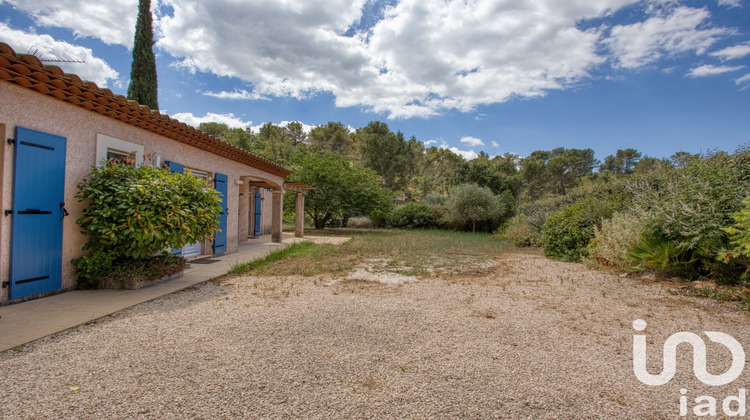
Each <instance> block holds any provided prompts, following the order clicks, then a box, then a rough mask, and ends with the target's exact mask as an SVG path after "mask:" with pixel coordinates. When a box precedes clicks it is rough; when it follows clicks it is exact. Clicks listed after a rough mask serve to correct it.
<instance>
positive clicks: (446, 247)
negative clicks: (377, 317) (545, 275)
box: [235, 229, 510, 278]
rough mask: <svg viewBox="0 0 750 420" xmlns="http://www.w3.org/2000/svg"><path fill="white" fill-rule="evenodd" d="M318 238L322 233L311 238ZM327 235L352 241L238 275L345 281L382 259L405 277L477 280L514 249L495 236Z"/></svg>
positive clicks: (336, 232)
mask: <svg viewBox="0 0 750 420" xmlns="http://www.w3.org/2000/svg"><path fill="white" fill-rule="evenodd" d="M315 233H321V232H315V231H313V232H311V233H309V234H310V235H314V234H315ZM322 234H324V235H334V236H335V235H340V236H351V237H352V239H351V240H350V241H348V242H346V243H345V244H343V245H325V244H321V245H309V246H307V247H306V248H305V249H303V250H300V252H295V253H293V254H292V255H289V256H288V258H283V259H278V260H274V261H270V262H269V263H267V264H262V265H256V266H253V267H250V268H249V270H237V271H236V272H235V274H240V273H246V274H251V275H258V276H267V275H273V276H307V277H310V276H329V277H331V278H340V277H344V276H346V275H347V274H348V273H349V272H350V271H351V270H352V269H353V268H354V267H356V266H358V265H362V264H365V265H366V264H367V263H369V262H371V261H372V260H377V261H378V263H377V264H374V266H377V267H375V269H376V270H379V271H390V272H393V273H398V274H401V275H405V276H414V277H427V276H431V275H439V276H443V277H473V276H477V275H485V274H487V272H488V270H490V269H491V267H492V266H493V264H494V263H493V261H492V260H493V258H494V257H496V256H498V255H500V254H502V253H503V252H505V251H507V250H508V249H509V248H510V247H509V246H508V245H507V244H506V243H505V242H504V241H502V240H499V239H498V238H496V237H493V236H489V235H482V234H471V233H463V232H446V231H431V230H424V231H398V230H383V229H380V230H366V229H356V230H355V229H326V230H324V231H322Z"/></svg>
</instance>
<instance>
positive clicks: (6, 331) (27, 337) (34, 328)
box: [0, 233, 349, 351]
mask: <svg viewBox="0 0 750 420" xmlns="http://www.w3.org/2000/svg"><path fill="white" fill-rule="evenodd" d="M348 239H349V238H329V237H305V238H295V237H294V236H293V235H292V234H286V233H285V234H284V236H283V243H280V244H278V243H272V242H271V236H270V235H267V236H263V237H260V238H256V239H249V240H248V241H247V242H245V243H242V244H240V248H239V252H237V253H234V254H229V255H224V256H221V257H212V258H211V259H217V260H219V261H217V262H214V263H211V264H196V263H193V264H190V266H189V268H188V269H186V270H185V274H184V275H183V276H182V277H180V278H176V279H173V280H169V281H166V282H163V283H159V284H155V285H153V286H149V287H144V288H142V289H138V290H73V291H70V292H64V293H60V294H58V295H54V296H49V297H45V298H41V299H35V300H30V301H27V302H22V303H16V304H12V305H6V306H0V351H3V350H7V349H11V348H14V347H16V346H20V345H22V344H24V343H28V342H29V341H33V340H36V339H38V338H42V337H45V336H47V335H50V334H53V333H56V332H59V331H63V330H66V329H68V328H72V327H75V326H77V325H81V324H84V323H86V322H89V321H91V320H94V319H97V318H100V317H103V316H105V315H109V314H112V313H114V312H117V311H119V310H122V309H125V308H129V307H131V306H134V305H137V304H139V303H143V302H146V301H149V300H151V299H155V298H158V297H160V296H164V295H167V294H170V293H174V292H176V291H178V290H182V289H184V288H186V287H190V286H193V285H195V284H197V283H201V282H204V281H207V280H210V279H212V278H214V277H218V276H221V275H222V274H226V272H227V271H229V269H231V268H232V266H233V265H235V264H237V263H244V262H247V261H251V260H255V259H258V258H262V257H265V256H266V255H268V254H269V253H270V252H271V251H274V250H277V249H281V248H285V247H287V246H289V245H290V244H292V243H294V242H302V241H312V242H319V243H334V244H339V243H343V242H345V241H346V240H348Z"/></svg>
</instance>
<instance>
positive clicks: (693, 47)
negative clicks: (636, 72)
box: [604, 6, 731, 69]
mask: <svg viewBox="0 0 750 420" xmlns="http://www.w3.org/2000/svg"><path fill="white" fill-rule="evenodd" d="M654 13H656V16H653V17H650V18H649V19H647V20H645V21H643V22H637V23H633V24H630V25H616V26H614V27H613V28H612V31H611V34H610V37H609V38H608V39H606V40H604V44H605V45H606V46H607V47H608V48H609V49H610V51H611V52H612V53H613V54H614V58H615V61H616V65H617V66H619V67H624V68H628V69H636V68H639V67H642V66H645V65H647V64H650V63H653V62H655V61H657V60H659V59H660V58H662V57H664V56H673V55H677V54H680V53H686V52H694V53H695V54H698V55H701V54H703V53H705V51H706V50H707V49H708V48H709V47H711V46H712V45H713V44H714V43H715V42H716V41H718V40H719V39H720V38H721V37H723V36H725V35H727V34H729V33H731V30H729V29H726V28H706V29H700V28H703V26H704V25H705V23H706V21H707V20H708V18H709V17H710V13H709V12H708V10H706V9H695V8H690V7H685V6H679V7H676V8H674V9H673V10H671V11H667V12H665V11H663V10H661V9H656V11H655V12H654Z"/></svg>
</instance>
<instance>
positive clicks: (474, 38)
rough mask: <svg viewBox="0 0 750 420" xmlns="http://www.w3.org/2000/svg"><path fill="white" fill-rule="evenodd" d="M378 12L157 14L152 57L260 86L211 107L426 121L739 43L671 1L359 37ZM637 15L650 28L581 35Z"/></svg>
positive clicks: (193, 4) (82, 0)
mask: <svg viewBox="0 0 750 420" xmlns="http://www.w3.org/2000/svg"><path fill="white" fill-rule="evenodd" d="M2 1H3V0H0V2H2ZM5 1H7V2H9V3H10V4H12V5H14V6H15V7H16V8H18V9H20V10H23V11H25V12H27V13H29V14H31V15H32V17H33V19H34V20H35V21H36V22H37V23H38V24H39V25H46V26H57V27H63V28H69V29H71V30H72V31H74V33H75V34H77V35H78V36H91V37H97V38H99V39H101V40H102V41H104V42H106V43H110V44H122V45H127V46H130V45H131V43H132V38H133V27H134V24H135V17H136V11H137V0H108V1H99V0H35V1H28V0H5ZM372 1H373V0H286V1H277V2H269V1H267V0H243V1H237V0H212V1H203V0H155V1H154V3H153V4H154V10H155V16H156V21H155V22H154V26H155V29H156V33H157V38H158V41H157V44H156V45H157V47H158V48H160V49H162V50H163V51H165V52H167V53H169V55H171V56H172V57H174V58H175V60H176V61H175V63H173V64H174V65H176V66H177V67H182V68H185V69H187V70H189V71H191V72H206V73H212V74H215V75H218V76H226V77H233V78H238V79H239V80H241V81H243V82H246V83H249V84H251V85H252V86H253V87H252V89H247V90H235V91H221V92H212V91H207V92H204V94H205V95H208V96H212V97H217V98H224V99H237V100H240V99H245V100H256V99H265V98H271V97H294V98H308V97H310V96H312V95H315V94H316V93H319V92H328V93H331V94H332V95H333V96H334V97H335V103H336V105H337V106H339V107H359V108H363V109H365V110H369V111H373V112H376V113H383V114H386V115H387V116H388V118H412V117H423V118H426V117H429V116H433V115H437V114H440V113H443V112H445V111H448V110H458V111H461V112H468V111H471V110H473V109H475V108H476V107H477V106H480V105H484V104H493V103H500V102H505V101H508V100H510V99H512V98H523V97H539V96H543V95H545V94H546V93H547V92H549V91H551V90H561V89H566V88H568V87H570V86H573V85H575V84H577V83H579V82H580V81H581V80H585V79H586V78H587V77H589V75H590V73H591V71H592V70H593V69H594V68H596V67H598V66H601V65H602V64H603V63H605V62H606V61H607V60H608V59H609V58H611V57H609V56H608V52H609V53H611V54H613V55H614V58H612V62H613V63H614V65H615V66H619V67H625V68H638V67H641V66H644V65H647V64H649V63H653V62H654V61H656V60H658V59H660V58H662V57H665V56H671V55H675V54H679V53H684V52H694V53H696V54H703V53H704V52H705V51H706V50H707V49H709V48H710V47H711V46H712V45H713V44H714V43H715V42H716V40H718V39H719V38H721V37H722V36H724V35H726V34H728V33H730V32H731V31H730V30H729V29H726V28H713V27H711V26H710V22H709V18H710V14H709V12H708V11H707V10H706V9H696V8H690V7H684V6H678V5H676V4H677V3H675V2H672V1H669V0H659V2H657V0H653V1H647V2H645V3H644V2H643V1H640V0H598V1H567V2H560V1H557V0H535V1H518V0H515V1H504V2H480V1H459V0H450V1H448V0H400V1H398V2H394V5H393V6H388V7H387V8H386V10H385V13H384V17H383V19H382V20H380V21H378V22H376V23H375V24H374V25H372V26H371V27H369V28H368V29H367V30H366V32H357V33H354V35H353V36H350V35H351V28H353V27H357V25H358V24H359V22H360V21H361V20H362V18H363V16H362V13H363V6H364V5H365V4H368V3H369V4H372ZM722 1H723V2H725V3H727V2H730V1H731V0H722ZM632 4H639V6H638V7H642V8H645V9H646V10H647V13H649V15H648V16H649V18H648V19H647V20H645V21H642V22H636V23H633V24H630V25H617V26H615V27H613V28H612V29H611V30H608V29H607V27H606V26H605V25H604V24H602V25H601V26H598V27H594V28H591V29H581V28H582V27H584V26H586V25H581V23H582V22H586V21H587V20H589V19H595V18H607V17H608V16H611V15H612V14H613V13H614V12H616V11H618V10H620V9H622V8H623V7H625V6H628V5H632ZM366 9H368V10H369V9H370V8H369V7H368V8H366ZM602 45H604V46H605V47H607V48H605V49H602ZM164 56H165V57H166V54H165V55H164ZM476 118H483V115H482V114H478V115H477V116H476Z"/></svg>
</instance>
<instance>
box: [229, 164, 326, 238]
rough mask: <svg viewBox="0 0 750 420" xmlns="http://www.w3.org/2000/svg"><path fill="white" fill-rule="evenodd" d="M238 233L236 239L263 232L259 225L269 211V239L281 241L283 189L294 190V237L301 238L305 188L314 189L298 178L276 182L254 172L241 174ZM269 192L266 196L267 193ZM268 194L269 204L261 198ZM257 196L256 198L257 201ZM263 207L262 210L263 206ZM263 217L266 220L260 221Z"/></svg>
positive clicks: (285, 190) (303, 231) (303, 232)
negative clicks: (238, 235)
mask: <svg viewBox="0 0 750 420" xmlns="http://www.w3.org/2000/svg"><path fill="white" fill-rule="evenodd" d="M238 185H239V203H240V206H239V234H240V242H244V241H246V240H247V238H254V237H257V236H259V235H262V234H263V225H267V217H268V216H267V215H266V218H264V216H263V215H264V214H267V213H268V212H269V211H270V219H271V226H270V227H271V228H270V234H271V242H273V243H281V242H282V238H283V236H282V224H283V214H284V193H285V192H287V191H290V192H294V193H295V195H296V200H295V209H294V214H295V218H294V219H295V220H294V226H295V227H294V237H296V238H302V237H303V236H304V234H305V195H306V192H307V191H310V190H313V189H315V188H314V187H311V186H309V185H305V184H302V183H299V182H283V183H281V184H279V183H278V182H274V181H273V180H270V179H265V178H261V177H258V176H243V177H241V178H240V180H239V182H238ZM268 193H270V197H267V196H268V195H269V194H268ZM266 198H270V201H271V204H270V206H269V205H268V204H266V203H264V202H263V201H265V200H266ZM259 200H260V201H259ZM264 208H265V209H266V211H265V212H264V210H263V209H264ZM264 221H266V223H263V222H264Z"/></svg>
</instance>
